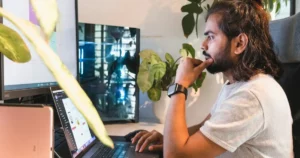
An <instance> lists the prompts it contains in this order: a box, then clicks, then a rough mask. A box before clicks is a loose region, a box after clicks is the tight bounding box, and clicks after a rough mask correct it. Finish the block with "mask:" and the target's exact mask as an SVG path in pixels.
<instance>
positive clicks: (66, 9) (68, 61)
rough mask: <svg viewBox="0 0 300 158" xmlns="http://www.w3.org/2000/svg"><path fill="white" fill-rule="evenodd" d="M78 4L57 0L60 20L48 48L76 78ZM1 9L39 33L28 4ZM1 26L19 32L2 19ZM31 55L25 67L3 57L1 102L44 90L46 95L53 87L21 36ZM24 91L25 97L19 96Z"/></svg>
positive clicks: (6, 0)
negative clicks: (33, 27)
mask: <svg viewBox="0 0 300 158" xmlns="http://www.w3.org/2000/svg"><path fill="white" fill-rule="evenodd" d="M76 2H77V1H74V0H57V4H58V9H59V15H60V19H59V21H58V23H57V25H56V28H55V31H54V33H53V35H52V37H51V38H50V40H49V45H50V46H51V48H52V49H53V50H54V52H56V53H57V55H58V56H59V57H60V59H61V60H62V61H63V63H64V64H65V65H66V66H67V68H68V69H69V70H70V71H71V73H72V74H73V75H74V76H76V74H77V55H76V54H77V40H76V38H77V37H76V32H77V28H76V25H77V20H76V19H77V9H76V7H77V4H75V3H76ZM2 6H3V8H4V9H5V10H7V11H9V12H11V13H13V14H14V15H16V16H18V17H20V18H23V19H26V20H29V21H30V22H32V23H33V24H35V25H36V27H37V28H38V29H40V27H39V24H38V21H37V18H36V16H35V13H34V12H33V8H32V6H31V4H30V0H2ZM3 24H4V25H6V26H9V27H10V28H12V29H14V30H16V31H17V32H19V31H18V30H17V29H16V27H15V26H14V25H13V24H12V23H10V22H9V21H8V20H6V19H3ZM21 37H22V38H23V39H24V41H25V43H26V44H27V46H28V48H29V50H30V52H31V56H32V57H31V60H30V61H29V62H27V63H22V64H20V63H15V62H12V61H11V60H9V59H7V58H6V57H4V59H3V71H4V72H3V73H4V75H3V76H4V99H9V98H17V97H22V96H24V95H33V94H31V93H30V92H32V93H34V91H36V92H35V95H36V93H37V90H40V89H43V88H44V89H45V91H39V92H48V93H49V88H48V87H50V86H54V85H56V84H57V83H56V80H55V79H54V77H53V75H52V74H51V73H50V71H49V70H48V69H47V67H46V65H45V64H44V63H43V62H42V60H41V59H40V57H39V56H38V54H37V53H36V52H35V51H34V49H33V47H32V46H31V45H30V44H29V42H28V40H27V39H26V38H25V37H24V36H23V35H22V34H21ZM20 91H26V93H24V92H23V93H20Z"/></svg>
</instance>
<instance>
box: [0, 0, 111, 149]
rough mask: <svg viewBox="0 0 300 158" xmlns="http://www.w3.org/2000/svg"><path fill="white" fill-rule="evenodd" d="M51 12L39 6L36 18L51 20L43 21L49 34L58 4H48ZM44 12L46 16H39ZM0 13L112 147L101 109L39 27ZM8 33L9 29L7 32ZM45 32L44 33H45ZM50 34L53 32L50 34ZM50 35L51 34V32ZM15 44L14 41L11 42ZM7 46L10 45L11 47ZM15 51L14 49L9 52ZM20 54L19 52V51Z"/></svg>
mask: <svg viewBox="0 0 300 158" xmlns="http://www.w3.org/2000/svg"><path fill="white" fill-rule="evenodd" d="M31 2H32V6H35V7H36V8H39V6H40V5H43V4H42V3H44V0H32V1H31ZM47 7H49V8H48V9H49V10H48V12H40V11H41V10H39V9H36V11H38V12H36V15H37V17H41V18H43V19H46V20H49V21H48V22H46V23H44V24H40V25H41V27H42V28H43V27H45V26H44V25H49V26H50V27H49V28H47V29H45V28H43V30H48V32H46V33H47V34H49V33H50V32H52V31H51V30H52V29H51V28H52V27H51V26H55V25H56V24H55V23H56V19H55V18H51V14H52V13H53V12H52V10H54V11H56V10H57V6H56V5H49V6H47ZM40 14H43V15H40ZM0 15H1V16H3V17H4V18H6V19H7V20H9V21H10V22H11V23H12V24H14V25H15V26H16V27H17V28H18V29H19V30H20V31H21V32H22V33H23V34H24V36H25V37H26V38H27V39H28V41H29V42H30V43H31V44H32V45H33V47H34V49H35V50H36V52H37V53H38V55H39V56H40V57H41V59H42V60H43V62H44V63H45V64H46V66H47V67H48V69H49V70H50V71H51V73H52V74H53V76H54V77H55V79H56V80H57V82H58V84H59V85H60V87H61V88H62V89H64V90H65V92H66V94H67V95H68V97H69V98H70V99H71V100H72V102H73V103H74V105H75V106H76V108H77V109H78V110H79V111H80V112H81V114H82V115H83V116H84V117H85V119H86V120H87V122H88V124H89V127H90V128H91V129H92V130H93V132H94V134H95V135H96V136H97V137H98V138H99V139H100V141H102V142H103V143H104V144H105V145H107V146H109V147H113V142H112V141H111V139H110V138H109V137H108V135H107V132H106V130H105V128H104V125H103V123H102V121H101V119H100V117H99V114H98V112H97V111H96V109H95V107H94V106H93V104H92V102H91V101H90V99H89V98H88V96H87V95H86V93H85V92H84V91H83V90H82V88H81V87H80V85H79V84H78V82H77V80H76V79H75V78H74V76H73V75H72V74H71V73H70V72H69V70H68V69H67V67H66V66H65V65H64V64H63V63H62V61H61V60H60V59H59V57H58V56H57V55H56V53H55V52H53V50H52V49H51V48H50V46H49V45H48V43H47V42H46V41H45V40H44V38H43V37H42V36H41V35H40V32H39V31H37V29H36V27H35V26H34V25H33V24H32V23H30V22H29V21H26V20H23V19H20V18H18V17H16V16H14V15H12V14H10V13H9V12H6V11H5V10H3V9H2V8H1V7H0ZM7 33H9V32H7ZM46 33H45V34H46ZM50 34H51V33H50ZM50 34H49V35H50ZM9 45H13V44H9ZM9 45H8V46H9ZM10 53H11V54H13V53H14V52H10ZM17 53H18V54H17V55H19V52H17Z"/></svg>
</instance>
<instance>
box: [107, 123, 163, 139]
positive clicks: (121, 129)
mask: <svg viewBox="0 0 300 158" xmlns="http://www.w3.org/2000/svg"><path fill="white" fill-rule="evenodd" d="M105 128H106V130H107V132H108V135H111V136H124V135H126V134H128V133H129V132H132V131H134V130H138V129H144V130H148V131H152V130H156V131H158V132H160V133H163V129H164V124H158V123H151V122H139V123H124V124H108V125H105Z"/></svg>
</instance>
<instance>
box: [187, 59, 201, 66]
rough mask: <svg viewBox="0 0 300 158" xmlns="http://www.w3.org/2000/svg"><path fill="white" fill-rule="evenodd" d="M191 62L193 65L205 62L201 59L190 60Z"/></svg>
mask: <svg viewBox="0 0 300 158" xmlns="http://www.w3.org/2000/svg"><path fill="white" fill-rule="evenodd" d="M189 60H190V61H191V62H192V63H193V65H200V64H201V63H203V61H201V60H199V59H194V58H189Z"/></svg>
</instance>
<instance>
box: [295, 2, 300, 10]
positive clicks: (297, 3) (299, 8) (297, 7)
mask: <svg viewBox="0 0 300 158" xmlns="http://www.w3.org/2000/svg"><path fill="white" fill-rule="evenodd" d="M295 1H296V13H299V12H300V1H299V0H295Z"/></svg>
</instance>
